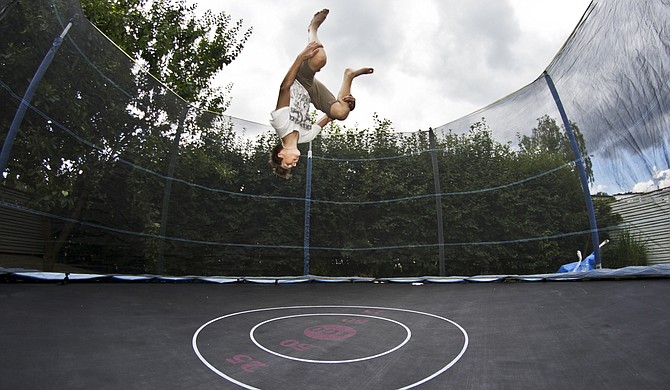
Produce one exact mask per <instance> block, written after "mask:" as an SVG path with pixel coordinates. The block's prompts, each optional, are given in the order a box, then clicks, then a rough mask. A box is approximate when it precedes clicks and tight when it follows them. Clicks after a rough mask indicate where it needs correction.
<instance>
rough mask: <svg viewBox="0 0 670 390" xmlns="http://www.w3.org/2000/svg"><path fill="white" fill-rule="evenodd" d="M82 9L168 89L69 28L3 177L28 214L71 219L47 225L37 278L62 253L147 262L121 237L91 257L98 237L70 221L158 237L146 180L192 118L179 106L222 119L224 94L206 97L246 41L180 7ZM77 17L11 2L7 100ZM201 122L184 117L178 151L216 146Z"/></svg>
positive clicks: (224, 21)
mask: <svg viewBox="0 0 670 390" xmlns="http://www.w3.org/2000/svg"><path fill="white" fill-rule="evenodd" d="M83 5H84V8H85V9H86V10H87V12H86V15H87V16H89V17H91V18H92V19H94V20H95V19H96V18H100V19H101V24H102V25H105V26H107V27H105V29H106V31H105V32H106V33H107V34H108V35H110V36H112V37H116V38H118V39H119V40H120V41H121V42H124V43H123V46H124V49H125V50H126V51H127V52H128V53H129V54H130V55H131V56H133V57H135V58H137V59H138V60H139V64H140V65H142V66H144V67H146V68H148V69H150V70H151V71H152V72H153V75H154V76H155V77H156V78H161V77H163V78H165V83H166V85H163V84H161V83H159V82H157V81H156V80H155V79H154V78H152V77H149V76H148V75H147V74H146V73H144V72H142V71H140V70H139V69H138V68H137V66H136V64H135V63H133V62H131V61H130V60H129V59H128V58H127V57H126V56H125V55H123V54H122V53H121V52H120V51H119V50H118V49H117V48H115V47H114V46H113V45H112V44H111V43H110V42H109V41H107V40H106V39H104V38H103V37H102V35H100V34H99V33H97V32H95V31H93V30H92V28H91V26H90V24H88V22H85V21H83V20H82V19H75V23H74V26H73V28H72V29H71V30H70V32H69V34H68V35H67V37H66V41H65V42H64V44H63V45H62V47H61V50H60V51H59V53H58V54H57V56H56V58H55V60H54V63H53V64H52V66H51V68H50V70H49V73H48V76H49V77H46V78H45V79H44V80H43V81H42V83H41V84H40V89H39V90H38V93H37V94H36V96H35V99H34V100H33V102H32V103H33V105H34V106H35V107H36V109H37V110H31V111H30V112H29V115H28V116H27V117H26V119H25V120H24V123H23V124H22V127H21V133H20V134H19V137H18V138H17V142H16V144H15V147H14V150H13V153H12V155H11V160H10V163H9V169H8V171H7V172H5V174H6V175H7V180H6V181H5V184H8V185H12V186H14V187H18V188H23V189H25V190H26V191H28V192H30V193H31V194H32V195H33V197H34V199H35V203H34V204H33V205H32V207H35V208H37V209H38V210H41V211H45V212H48V213H51V214H55V215H59V216H62V217H63V218H67V221H68V222H65V223H63V222H57V220H53V221H52V222H54V223H53V224H52V225H50V229H49V231H48V232H47V234H48V236H49V237H48V238H47V239H46V240H45V242H46V243H47V244H48V247H47V254H46V256H45V265H44V268H45V269H50V267H52V266H53V263H54V261H55V258H56V256H57V254H58V253H61V255H63V251H62V249H63V248H64V247H65V248H66V249H65V250H66V251H67V253H68V255H69V256H70V257H77V256H75V255H79V256H78V257H79V258H91V257H98V258H101V259H102V258H106V259H113V258H115V257H118V256H114V255H113V254H112V252H113V251H117V252H116V253H118V251H122V252H126V253H136V254H139V255H140V256H142V254H143V253H145V252H146V251H147V250H149V253H151V252H152V250H151V249H147V247H146V246H145V245H144V244H143V242H142V240H139V239H132V240H131V239H129V238H128V237H125V236H123V235H117V236H114V237H118V238H115V239H114V238H113V239H112V240H111V241H110V240H109V239H108V241H107V243H106V245H101V246H99V247H98V253H97V254H96V253H92V252H91V251H89V250H87V249H85V247H93V246H95V245H96V243H98V244H99V243H101V242H102V241H99V240H101V238H100V237H101V236H102V235H104V232H103V231H100V230H99V229H94V228H87V227H86V225H81V224H80V225H79V226H78V225H77V224H74V223H72V221H80V220H84V221H87V224H100V225H104V226H114V227H116V228H118V229H121V230H129V231H140V232H147V233H154V232H156V229H157V225H156V224H157V221H159V220H160V199H161V195H162V191H160V190H158V191H157V189H160V188H162V186H163V184H164V181H161V180H159V178H158V177H157V176H156V175H151V174H149V175H147V172H155V173H159V174H164V173H165V172H166V167H167V165H168V164H167V162H168V161H169V158H170V154H169V152H170V148H171V146H170V145H171V144H172V143H173V140H174V137H175V128H176V123H177V122H178V121H179V117H180V115H181V113H182V112H183V111H184V110H185V107H186V106H188V104H187V103H185V102H184V100H186V101H192V102H195V103H198V104H200V105H202V106H204V107H206V108H209V109H216V110H219V111H221V110H223V109H225V107H226V97H225V93H224V91H222V90H220V89H216V88H212V87H211V80H212V78H213V77H214V76H215V74H216V72H218V71H219V70H220V69H221V68H222V67H223V66H225V65H226V64H229V63H230V62H231V61H233V60H234V59H235V58H236V56H237V55H239V53H240V52H241V50H242V48H243V46H244V43H245V42H246V40H247V39H248V37H249V35H250V34H251V29H248V30H247V31H246V32H244V33H243V34H242V36H241V37H238V35H239V34H240V33H241V26H242V24H241V23H242V22H241V21H239V22H237V23H236V24H235V26H232V27H230V26H229V23H230V17H229V16H227V15H225V14H223V13H222V14H220V15H217V16H214V15H212V14H211V13H205V15H204V16H198V15H196V14H195V12H194V7H186V6H185V5H184V3H183V2H181V1H180V2H176V3H170V2H166V1H154V2H151V3H149V2H147V1H128V2H126V1H120V2H108V1H92V2H83ZM149 5H150V6H149ZM78 7H79V3H78V2H72V1H60V0H57V1H55V2H54V4H53V6H49V7H47V6H45V7H42V6H36V5H34V4H23V3H21V2H19V3H17V4H15V5H13V7H12V8H11V9H9V11H8V13H7V14H5V15H3V20H2V22H3V23H2V25H1V28H2V31H3V33H2V35H3V37H7V38H8V39H7V40H6V42H4V43H3V46H2V51H1V52H0V56H1V57H2V58H3V61H1V63H2V67H3V68H2V69H3V70H2V74H3V83H5V85H7V86H8V88H9V89H8V90H10V91H13V92H14V94H15V95H19V94H20V93H21V92H22V91H23V90H25V88H26V85H27V81H29V80H30V77H31V72H34V71H35V69H36V68H37V65H39V62H40V61H41V57H42V56H43V55H44V54H45V53H46V51H47V50H48V47H49V45H50V44H51V42H50V41H45V39H44V37H50V38H49V39H53V37H55V36H57V35H58V34H60V32H61V30H62V29H63V24H62V20H63V18H67V17H69V16H71V15H75V14H79V15H81V10H80V9H78ZM168 21H169V23H168ZM208 23H211V24H208ZM10 38H11V39H10ZM180 67H183V68H180ZM6 89H7V88H6ZM175 91H176V92H178V93H180V94H182V96H178V95H176V94H175V93H174V92H175ZM8 96H9V95H8ZM18 101H19V100H18V99H17V98H16V97H14V98H10V99H2V103H1V104H3V107H2V112H3V113H5V114H8V115H2V117H0V123H1V124H2V129H6V128H8V123H9V122H10V121H11V116H10V115H9V114H11V113H14V112H16V107H17V105H18ZM4 105H6V106H7V107H4ZM194 111H195V110H194ZM203 112H204V111H198V112H197V113H195V112H194V113H192V114H191V115H190V116H189V118H188V122H189V123H190V126H187V128H186V132H185V133H184V135H183V140H184V142H185V143H188V142H192V141H193V140H194V139H196V138H197V136H198V135H201V134H203V133H204V132H210V133H211V137H214V138H217V137H218V138H221V137H223V136H224V135H223V133H222V132H221V131H219V130H220V128H221V127H217V126H213V123H215V122H216V121H215V120H214V119H212V118H211V116H210V119H209V121H208V123H204V122H203V120H202V118H203V117H204V116H207V115H203ZM203 128H205V130H202V129H203ZM220 143H221V142H220ZM186 155H187V156H188V155H190V154H188V153H187V154H186ZM138 168H141V169H138ZM75 228H76V229H77V230H76V231H75ZM73 233H74V235H73ZM114 248H117V249H114ZM124 257H128V256H124ZM131 257H132V256H131ZM106 261H109V260H106ZM113 261H115V260H113ZM140 268H141V267H140ZM142 270H143V269H142Z"/></svg>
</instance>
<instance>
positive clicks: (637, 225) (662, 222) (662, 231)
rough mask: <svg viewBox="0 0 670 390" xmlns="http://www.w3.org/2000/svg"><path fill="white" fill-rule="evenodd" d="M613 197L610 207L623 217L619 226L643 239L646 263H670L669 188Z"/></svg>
mask: <svg viewBox="0 0 670 390" xmlns="http://www.w3.org/2000/svg"><path fill="white" fill-rule="evenodd" d="M615 199H616V202H614V203H613V204H612V209H613V211H614V212H617V213H619V214H620V215H621V217H622V218H623V223H622V224H621V225H620V227H621V228H622V229H629V230H630V232H631V233H633V234H639V235H640V236H641V239H642V240H644V241H645V242H646V244H647V249H648V251H649V264H659V263H670V187H667V188H664V189H661V190H657V191H653V192H647V193H642V194H622V195H615Z"/></svg>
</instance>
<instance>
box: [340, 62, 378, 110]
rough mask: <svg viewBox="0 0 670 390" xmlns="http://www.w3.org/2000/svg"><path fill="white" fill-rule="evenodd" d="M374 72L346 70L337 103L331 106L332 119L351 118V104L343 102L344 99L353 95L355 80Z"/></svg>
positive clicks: (366, 69) (362, 69)
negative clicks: (352, 85)
mask: <svg viewBox="0 0 670 390" xmlns="http://www.w3.org/2000/svg"><path fill="white" fill-rule="evenodd" d="M373 71H374V69H372V68H360V69H357V70H353V69H351V68H347V69H345V70H344V79H343V80H342V86H341V87H340V92H339V93H338V94H337V101H336V102H335V103H333V104H332V105H331V106H330V117H331V118H333V119H338V120H345V119H347V117H348V116H349V112H350V111H351V108H350V107H349V104H348V103H347V102H345V101H343V100H342V98H343V97H345V96H347V95H351V84H352V82H353V81H354V79H355V78H356V77H358V76H361V75H364V74H371V73H372V72H373Z"/></svg>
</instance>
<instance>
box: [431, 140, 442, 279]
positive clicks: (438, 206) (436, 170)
mask: <svg viewBox="0 0 670 390" xmlns="http://www.w3.org/2000/svg"><path fill="white" fill-rule="evenodd" d="M428 138H429V141H430V157H431V161H432V163H433V181H434V182H435V212H436V215H437V241H438V251H439V252H438V256H439V268H440V269H439V272H440V275H439V276H446V275H445V273H446V270H445V266H444V221H443V220H442V196H441V195H440V194H441V193H442V186H441V185H440V166H439V165H438V164H437V146H436V142H435V132H434V131H433V129H432V128H430V129H428Z"/></svg>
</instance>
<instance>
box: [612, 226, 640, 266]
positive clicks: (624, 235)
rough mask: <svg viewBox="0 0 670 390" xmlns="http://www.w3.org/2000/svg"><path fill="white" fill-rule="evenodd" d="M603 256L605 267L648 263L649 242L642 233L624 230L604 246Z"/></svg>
mask: <svg viewBox="0 0 670 390" xmlns="http://www.w3.org/2000/svg"><path fill="white" fill-rule="evenodd" d="M602 257H603V267H605V268H622V267H627V266H631V265H647V259H648V254H647V244H646V242H645V241H644V240H643V239H642V238H641V237H640V235H638V234H634V233H632V232H630V231H629V230H622V231H620V232H619V233H618V234H617V235H616V236H615V237H614V238H612V242H611V243H610V244H609V245H607V246H605V247H603V255H602Z"/></svg>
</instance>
